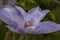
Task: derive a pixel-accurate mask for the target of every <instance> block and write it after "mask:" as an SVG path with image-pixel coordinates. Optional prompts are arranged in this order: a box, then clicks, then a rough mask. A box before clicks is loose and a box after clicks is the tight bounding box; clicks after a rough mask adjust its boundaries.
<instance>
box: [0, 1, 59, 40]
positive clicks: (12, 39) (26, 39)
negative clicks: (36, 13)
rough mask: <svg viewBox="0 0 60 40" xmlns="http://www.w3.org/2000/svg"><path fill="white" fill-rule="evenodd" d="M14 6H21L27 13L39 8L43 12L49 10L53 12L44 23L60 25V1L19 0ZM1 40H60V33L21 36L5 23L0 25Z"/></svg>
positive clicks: (4, 2) (5, 2)
mask: <svg viewBox="0 0 60 40" xmlns="http://www.w3.org/2000/svg"><path fill="white" fill-rule="evenodd" d="M7 3H8V0H3V4H4V5H5V4H7ZM14 5H18V6H21V7H22V8H23V9H24V10H26V11H28V10H30V9H32V8H34V7H37V6H39V7H40V8H41V9H42V10H44V9H49V10H50V11H51V12H50V13H49V14H47V16H46V17H45V18H44V19H43V20H42V21H47V20H50V21H53V22H56V23H58V24H60V0H17V1H16V3H15V4H14ZM0 40H60V31H56V32H53V33H49V34H41V35H32V34H26V35H21V34H17V33H14V32H11V31H10V30H9V29H7V28H6V27H5V23H4V22H3V23H2V25H0Z"/></svg>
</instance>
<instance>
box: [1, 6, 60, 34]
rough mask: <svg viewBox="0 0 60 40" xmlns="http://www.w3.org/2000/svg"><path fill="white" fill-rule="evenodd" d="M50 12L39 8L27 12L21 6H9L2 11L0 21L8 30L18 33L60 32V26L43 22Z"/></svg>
mask: <svg viewBox="0 0 60 40" xmlns="http://www.w3.org/2000/svg"><path fill="white" fill-rule="evenodd" d="M48 12H50V11H49V10H41V9H40V8H39V7H36V8H33V9H31V10H29V11H28V12H26V11H24V9H23V8H21V7H19V6H14V7H12V6H11V5H7V6H4V7H3V8H2V9H0V19H1V20H2V21H4V22H5V23H6V24H7V25H6V27H7V28H9V29H10V30H11V31H13V32H16V33H22V34H25V33H29V34H47V33H51V32H55V31H58V30H60V24H57V23H55V22H51V21H43V22H41V20H43V19H44V17H45V16H46V15H47V14H48Z"/></svg>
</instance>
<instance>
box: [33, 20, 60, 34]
mask: <svg viewBox="0 0 60 40" xmlns="http://www.w3.org/2000/svg"><path fill="white" fill-rule="evenodd" d="M58 30H60V24H56V23H54V22H51V21H46V22H40V23H39V24H38V25H37V26H36V29H35V30H34V32H33V34H47V33H51V32H55V31H58Z"/></svg>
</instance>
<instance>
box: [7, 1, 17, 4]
mask: <svg viewBox="0 0 60 40" xmlns="http://www.w3.org/2000/svg"><path fill="white" fill-rule="evenodd" d="M8 1H9V4H14V3H15V2H16V0H8Z"/></svg>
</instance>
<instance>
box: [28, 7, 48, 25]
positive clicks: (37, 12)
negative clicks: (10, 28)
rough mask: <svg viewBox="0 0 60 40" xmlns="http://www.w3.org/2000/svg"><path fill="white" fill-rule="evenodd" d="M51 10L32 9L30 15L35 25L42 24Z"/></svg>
mask: <svg viewBox="0 0 60 40" xmlns="http://www.w3.org/2000/svg"><path fill="white" fill-rule="evenodd" d="M48 12H49V10H42V11H41V9H40V8H39V7H36V8H33V9H31V10H30V11H29V12H28V13H29V14H30V16H31V19H33V20H34V25H35V24H37V23H38V22H40V21H41V20H42V19H43V18H44V17H45V16H46V14H48Z"/></svg>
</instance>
